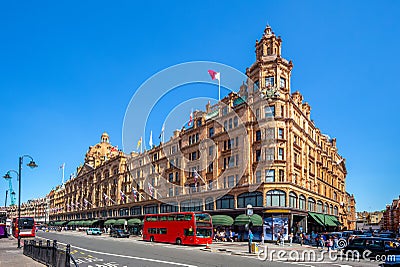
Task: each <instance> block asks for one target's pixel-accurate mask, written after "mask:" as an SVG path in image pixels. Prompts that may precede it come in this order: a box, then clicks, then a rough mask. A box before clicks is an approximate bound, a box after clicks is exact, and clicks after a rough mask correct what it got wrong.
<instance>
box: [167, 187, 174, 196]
mask: <svg viewBox="0 0 400 267" xmlns="http://www.w3.org/2000/svg"><path fill="white" fill-rule="evenodd" d="M168 196H170V197H173V196H174V189H173V188H169V189H168Z"/></svg>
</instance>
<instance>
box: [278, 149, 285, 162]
mask: <svg viewBox="0 0 400 267" xmlns="http://www.w3.org/2000/svg"><path fill="white" fill-rule="evenodd" d="M278 160H284V153H283V148H281V147H280V148H278Z"/></svg>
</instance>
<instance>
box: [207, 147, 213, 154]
mask: <svg viewBox="0 0 400 267" xmlns="http://www.w3.org/2000/svg"><path fill="white" fill-rule="evenodd" d="M208 155H209V156H212V155H214V146H209V147H208Z"/></svg>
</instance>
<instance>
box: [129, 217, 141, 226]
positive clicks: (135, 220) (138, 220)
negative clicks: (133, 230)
mask: <svg viewBox="0 0 400 267" xmlns="http://www.w3.org/2000/svg"><path fill="white" fill-rule="evenodd" d="M138 224H142V221H141V220H140V219H138V218H133V219H129V220H128V225H138Z"/></svg>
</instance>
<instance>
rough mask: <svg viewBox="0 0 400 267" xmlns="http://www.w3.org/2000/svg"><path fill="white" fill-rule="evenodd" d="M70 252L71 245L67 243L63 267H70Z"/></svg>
mask: <svg viewBox="0 0 400 267" xmlns="http://www.w3.org/2000/svg"><path fill="white" fill-rule="evenodd" d="M70 253H71V245H70V244H67V248H66V250H65V267H70V260H71V259H70Z"/></svg>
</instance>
